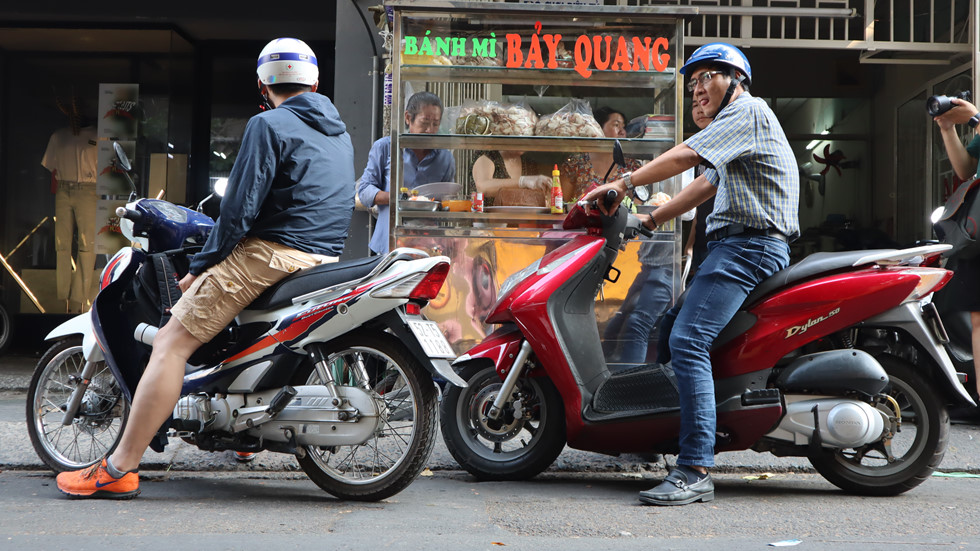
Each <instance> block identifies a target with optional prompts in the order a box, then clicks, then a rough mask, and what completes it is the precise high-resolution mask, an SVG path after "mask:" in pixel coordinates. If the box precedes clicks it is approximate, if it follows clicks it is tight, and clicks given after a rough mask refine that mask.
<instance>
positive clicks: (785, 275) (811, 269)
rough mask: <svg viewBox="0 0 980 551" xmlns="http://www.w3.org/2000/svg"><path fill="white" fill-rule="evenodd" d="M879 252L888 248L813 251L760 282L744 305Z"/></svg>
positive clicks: (849, 265)
mask: <svg viewBox="0 0 980 551" xmlns="http://www.w3.org/2000/svg"><path fill="white" fill-rule="evenodd" d="M879 252H887V249H881V250H860V251H843V252H837V253H813V254H811V255H810V256H808V257H806V258H804V259H803V260H801V261H799V262H797V263H796V264H793V265H790V266H787V267H786V268H785V269H783V270H780V271H778V272H776V273H775V274H773V275H772V276H770V277H769V278H768V279H766V280H764V281H763V282H762V283H760V284H759V286H758V287H756V288H755V290H753V291H752V292H751V293H749V296H748V297H746V298H745V303H744V305H745V307H748V306H751V305H752V304H755V303H756V302H757V301H758V300H759V299H761V298H762V297H764V296H766V295H768V294H770V293H772V292H773V291H775V290H776V289H779V288H781V287H785V286H787V285H790V284H792V283H796V282H797V281H802V280H804V279H809V278H811V277H813V276H817V275H820V274H823V273H827V272H833V271H836V270H842V269H845V268H850V267H852V266H853V265H854V263H855V262H857V261H858V260H860V259H862V258H864V257H866V256H869V255H873V254H875V253H879Z"/></svg>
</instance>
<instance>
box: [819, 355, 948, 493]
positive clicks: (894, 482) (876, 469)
mask: <svg viewBox="0 0 980 551" xmlns="http://www.w3.org/2000/svg"><path fill="white" fill-rule="evenodd" d="M877 359H878V361H879V362H880V363H881V365H882V367H884V368H885V371H886V372H887V373H888V378H889V380H890V383H889V387H888V390H887V391H886V392H887V393H888V394H889V395H891V397H892V398H894V399H895V400H896V401H897V402H898V405H899V407H900V409H901V412H902V425H901V427H900V429H899V431H898V432H897V433H896V434H895V435H894V437H893V438H892V440H891V444H890V448H891V449H890V452H891V458H889V456H888V453H887V450H886V447H885V445H884V443H883V442H876V443H873V444H869V445H867V446H864V447H862V448H858V449H846V450H830V449H823V450H821V451H820V452H818V453H816V454H811V456H810V457H809V459H810V463H812V464H813V466H814V467H815V468H816V469H817V472H819V473H820V474H821V475H822V476H823V477H824V478H826V479H827V480H828V481H830V482H831V483H832V484H834V485H835V486H837V487H838V488H841V489H842V490H845V491H847V492H850V493H854V494H859V495H866V496H894V495H898V494H901V493H903V492H907V491H909V490H911V489H912V488H915V487H916V486H918V485H919V484H922V483H923V482H924V481H925V480H926V479H928V478H929V477H930V476H931V475H932V473H933V471H934V470H935V469H936V468H937V467H939V463H940V462H941V461H942V460H943V455H944V454H945V453H946V444H947V443H948V441H949V413H948V412H947V411H946V408H945V406H944V402H943V401H942V399H941V397H940V395H939V393H938V392H937V391H936V390H935V389H934V388H933V385H932V383H931V382H930V381H927V380H926V379H925V378H924V377H922V376H921V375H919V374H918V373H916V372H915V370H914V369H913V367H912V366H910V365H909V364H907V363H906V362H904V361H903V360H900V359H898V358H895V357H892V356H880V357H878V358H877ZM879 407H882V408H884V410H885V411H886V412H887V411H889V409H888V408H887V407H886V406H885V405H884V404H883V405H881V406H879ZM892 415H894V413H892Z"/></svg>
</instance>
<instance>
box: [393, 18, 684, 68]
mask: <svg viewBox="0 0 980 551" xmlns="http://www.w3.org/2000/svg"><path fill="white" fill-rule="evenodd" d="M534 29H535V32H534V34H532V35H531V36H530V37H528V38H526V39H525V38H524V37H523V36H521V35H520V34H517V33H508V34H506V35H504V41H503V43H502V44H501V43H499V42H498V40H497V34H496V33H494V32H491V33H490V35H489V37H470V38H469V40H467V38H465V37H458V36H455V37H453V36H449V37H442V36H430V35H431V33H432V31H426V32H425V35H424V36H421V37H415V36H406V37H405V48H404V52H403V53H404V54H405V55H409V56H414V55H420V56H455V57H461V56H467V55H470V56H472V57H479V58H487V57H489V58H496V57H497V47H498V46H501V50H502V53H503V54H504V59H505V62H504V66H505V67H507V68H512V69H513V68H523V69H544V68H548V69H557V68H559V67H563V66H566V65H567V64H566V63H564V61H565V58H566V56H567V52H565V48H564V45H563V38H564V37H563V36H562V35H561V34H557V33H555V34H550V33H549V34H541V30H542V25H541V22H540V21H538V22H536V23H535V24H534ZM468 44H469V46H470V47H469V48H467V45H468ZM525 47H526V48H527V50H526V51H527V53H526V54H525ZM669 48H670V42H669V41H668V40H667V39H666V38H664V37H656V38H654V37H650V36H643V37H639V36H633V37H629V38H627V37H625V36H622V35H619V36H614V35H588V34H582V35H579V36H578V37H577V38H576V39H575V46H574V51H573V55H572V56H570V57H571V58H572V59H571V60H570V61H571V67H573V68H574V69H575V71H576V72H578V74H580V75H582V77H583V78H589V77H591V76H592V73H593V71H596V70H597V71H665V70H666V69H667V66H668V64H669V63H670V54H669V53H667V51H668V50H669Z"/></svg>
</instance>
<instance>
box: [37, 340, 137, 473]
mask: <svg viewBox="0 0 980 551" xmlns="http://www.w3.org/2000/svg"><path fill="white" fill-rule="evenodd" d="M84 367H85V356H84V354H83V353H82V339H80V338H70V339H65V340H62V341H58V342H56V343H55V344H54V345H53V346H51V348H49V349H48V351H47V352H45V353H44V356H42V357H41V360H40V361H38V363H37V367H36V368H35V369H34V375H33V376H32V377H31V384H30V387H29V389H28V391H27V432H28V434H29V435H30V437H31V443H32V444H33V445H34V451H35V452H37V455H38V457H40V458H41V460H42V461H44V463H45V464H46V465H47V466H48V467H51V469H52V470H54V471H55V472H56V473H60V472H63V471H72V470H77V469H83V468H85V467H87V466H89V465H92V464H93V463H96V462H97V461H99V460H101V459H102V458H103V457H105V456H106V455H108V454H109V453H111V452H112V450H114V449H115V448H116V445H117V444H118V443H119V439H120V437H121V436H122V432H123V428H125V426H126V420H127V419H128V417H129V403H128V402H127V401H126V399H125V397H124V396H123V391H122V388H121V387H120V386H119V384H118V382H117V381H116V377H115V375H113V374H112V371H111V370H110V369H109V366H108V365H106V363H105V362H99V363H98V364H97V365H96V369H95V372H94V374H93V375H92V377H91V378H90V379H89V383H88V386H87V388H85V389H84V394H83V395H82V397H81V402H80V404H79V406H78V411H77V412H76V413H75V416H74V418H72V419H71V420H70V422H69V423H68V424H67V425H66V424H64V422H63V420H64V417H65V410H66V409H67V407H68V404H69V402H70V401H71V396H72V393H73V392H75V390H76V389H78V388H79V385H81V384H83V383H82V377H81V374H82V369H83V368H84Z"/></svg>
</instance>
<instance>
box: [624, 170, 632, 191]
mask: <svg viewBox="0 0 980 551" xmlns="http://www.w3.org/2000/svg"><path fill="white" fill-rule="evenodd" d="M623 182H624V183H625V184H626V193H628V194H629V195H633V187H634V186H633V173H632V172H626V173H624V174H623Z"/></svg>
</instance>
